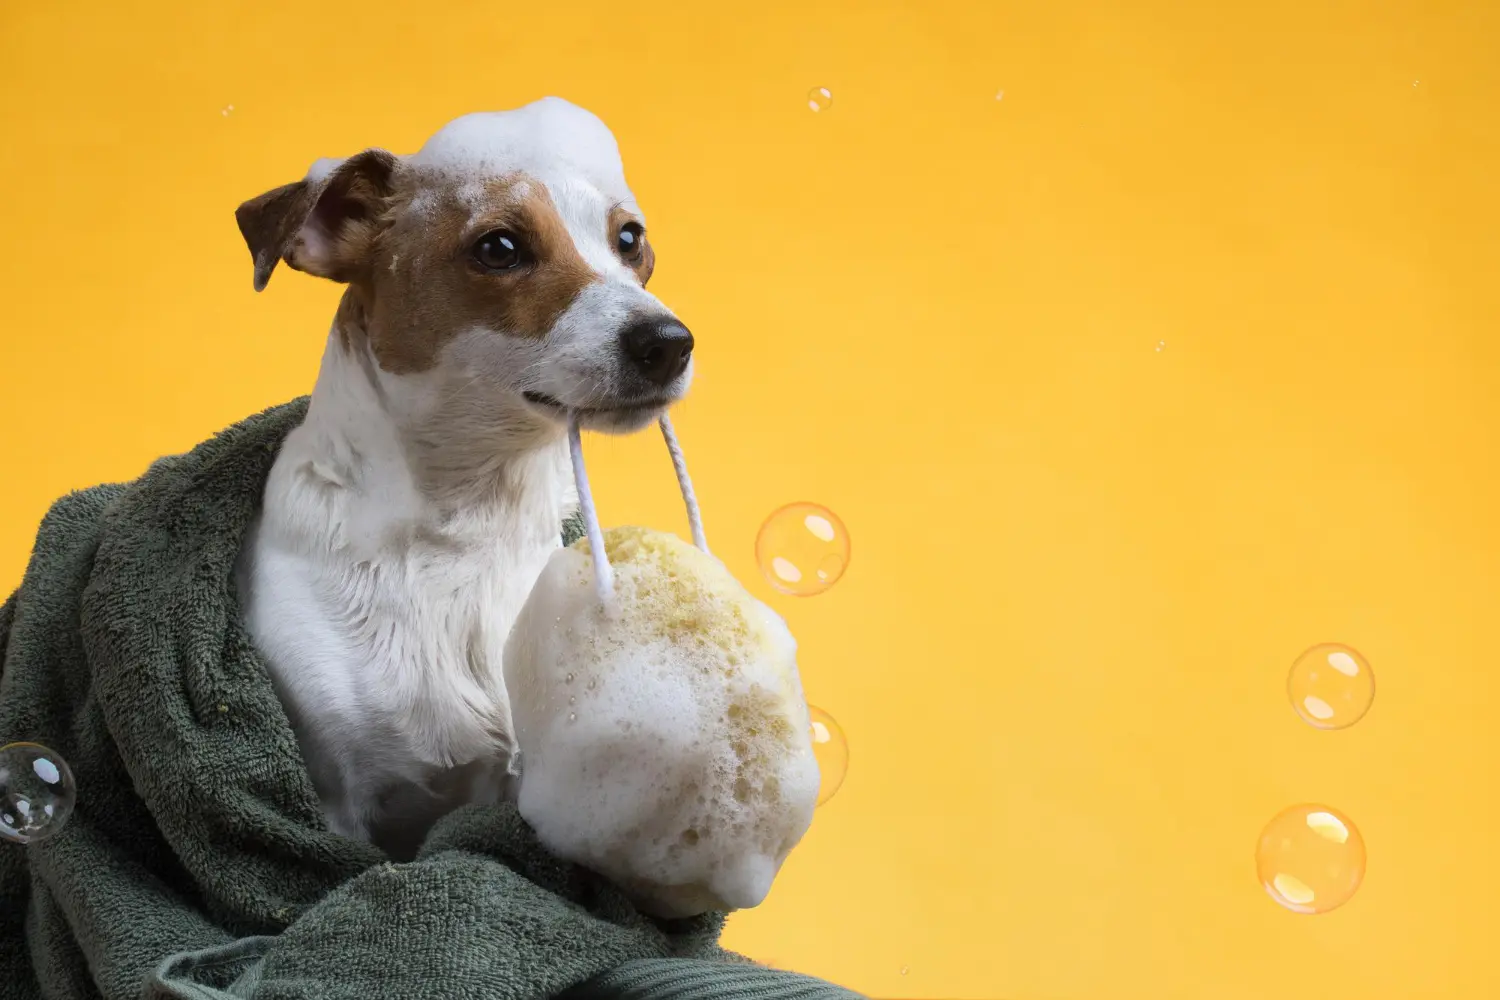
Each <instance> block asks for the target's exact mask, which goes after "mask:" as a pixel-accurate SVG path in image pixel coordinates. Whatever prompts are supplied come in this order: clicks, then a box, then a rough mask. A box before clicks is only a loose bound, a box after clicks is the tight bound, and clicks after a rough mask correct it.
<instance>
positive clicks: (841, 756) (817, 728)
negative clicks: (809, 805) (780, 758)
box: [807, 705, 849, 805]
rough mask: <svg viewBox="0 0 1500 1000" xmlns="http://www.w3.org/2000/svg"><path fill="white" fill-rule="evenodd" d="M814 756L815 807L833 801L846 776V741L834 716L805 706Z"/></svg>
mask: <svg viewBox="0 0 1500 1000" xmlns="http://www.w3.org/2000/svg"><path fill="white" fill-rule="evenodd" d="M807 716H808V720H809V729H810V732H811V736H812V748H813V756H814V757H815V758H817V761H818V803H817V804H818V805H822V804H823V803H825V802H827V801H828V800H829V799H831V798H833V796H834V793H835V792H837V791H838V790H839V787H840V786H841V785H843V783H844V776H845V775H846V774H848V773H849V740H848V739H847V738H846V737H845V736H844V730H843V727H842V726H840V725H839V724H838V723H837V722H835V721H834V718H833V716H831V715H829V714H828V713H827V712H825V711H823V710H822V709H821V708H815V707H814V706H812V705H809V706H807Z"/></svg>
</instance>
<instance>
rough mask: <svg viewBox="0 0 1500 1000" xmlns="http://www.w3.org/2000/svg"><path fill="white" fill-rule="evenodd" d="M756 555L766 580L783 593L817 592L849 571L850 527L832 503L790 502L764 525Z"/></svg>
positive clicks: (761, 529)
mask: <svg viewBox="0 0 1500 1000" xmlns="http://www.w3.org/2000/svg"><path fill="white" fill-rule="evenodd" d="M755 560H756V562H757V563H758V564H759V565H760V571H761V573H762V574H763V575H764V576H765V578H766V582H767V583H769V584H770V585H771V586H773V587H775V588H776V589H777V590H779V591H781V592H782V593H783V594H791V595H792V596H793V597H811V596H813V595H814V594H821V593H822V592H823V591H825V590H827V589H828V588H829V587H832V586H833V585H834V584H835V583H837V582H838V580H839V577H841V576H843V575H844V570H845V569H847V568H848V566H849V532H848V529H846V528H845V527H844V522H843V521H841V520H839V516H838V515H837V514H835V513H834V512H833V511H831V510H829V509H828V508H827V507H820V506H819V505H818V504H815V503H792V504H787V505H786V506H785V507H782V508H781V509H780V510H778V511H775V512H774V513H773V514H771V516H770V517H768V518H766V520H765V523H764V524H762V525H761V526H760V533H759V534H757V535H756V536H755Z"/></svg>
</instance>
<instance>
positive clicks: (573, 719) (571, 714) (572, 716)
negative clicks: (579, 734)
mask: <svg viewBox="0 0 1500 1000" xmlns="http://www.w3.org/2000/svg"><path fill="white" fill-rule="evenodd" d="M568 721H569V722H577V721H578V713H577V712H569V713H568Z"/></svg>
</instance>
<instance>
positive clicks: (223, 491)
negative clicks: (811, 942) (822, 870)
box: [0, 400, 855, 1000]
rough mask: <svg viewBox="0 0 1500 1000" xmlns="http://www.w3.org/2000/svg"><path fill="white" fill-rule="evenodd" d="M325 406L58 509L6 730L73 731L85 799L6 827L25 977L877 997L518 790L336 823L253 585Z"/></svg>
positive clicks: (166, 993)
mask: <svg viewBox="0 0 1500 1000" xmlns="http://www.w3.org/2000/svg"><path fill="white" fill-rule="evenodd" d="M306 405H307V404H306V401H305V400H299V401H297V402H294V403H290V404H287V405H285V406H282V407H278V408H275V409H272V410H269V411H267V412H265V413H263V414H260V415H259V416H256V417H252V418H251V419H249V420H247V421H245V422H243V423H241V424H238V425H236V426H234V427H232V428H230V429H229V430H227V431H225V432H224V433H222V434H220V435H218V436H217V437H215V438H213V439H212V440H210V441H207V442H205V443H204V444H202V445H200V446H199V447H198V448H196V449H195V450H193V451H192V452H189V453H188V454H185V455H180V456H175V457H171V458H165V459H162V460H160V461H158V462H156V463H155V464H154V465H152V467H151V468H150V469H149V470H148V471H147V472H146V474H145V475H144V476H142V477H141V478H140V479H139V480H137V481H136V482H134V483H130V484H125V485H110V486H99V487H95V488H93V489H89V490H85V491H83V492H80V493H75V494H72V495H71V496H68V497H66V498H64V499H63V500H61V501H59V502H58V503H57V504H56V505H55V506H54V507H53V508H52V510H51V511H50V512H49V513H48V515H47V517H46V518H45V520H44V521H43V523H42V526H41V529H40V530H39V532H38V534H37V541H36V546H35V550H34V552H33V554H32V558H31V563H30V565H29V567H28V568H27V571H26V576H25V579H24V580H23V582H22V584H21V587H20V589H19V590H18V591H17V592H16V593H15V594H14V595H12V596H11V597H10V599H9V600H7V601H6V602H5V604H4V605H3V606H0V743H3V742H7V741H19V740H34V741H37V742H41V743H44V744H46V745H47V746H50V747H51V748H52V749H54V750H56V751H57V752H58V753H60V754H61V755H62V756H63V757H64V758H65V759H66V760H67V761H68V762H69V763H70V764H72V766H73V770H74V773H75V777H76V780H77V792H78V798H77V807H76V809H75V811H74V813H73V815H72V817H71V819H70V820H69V821H68V823H67V825H66V826H65V827H64V828H63V829H62V830H61V832H59V833H58V834H57V835H56V836H54V837H51V838H49V839H47V840H44V841H41V842H37V843H33V844H30V845H26V846H21V845H17V844H10V843H0V1000H12V998H15V1000H23V998H24V1000H31V998H38V997H46V998H49V1000H85V998H96V997H103V998H105V1000H125V998H127V997H130V998H135V997H140V996H142V995H144V996H147V997H153V998H165V997H185V998H194V1000H222V998H236V1000H250V998H253V1000H304V998H306V1000H311V998H314V997H316V998H319V1000H327V998H340V997H347V998H350V1000H355V998H358V1000H382V998H393V1000H394V998H397V997H399V998H401V1000H423V998H433V1000H436V998H440V997H441V998H448V997H453V998H459V997H462V998H465V1000H470V998H473V1000H480V998H491V997H494V998H543V997H553V996H558V995H561V994H564V993H566V992H568V991H573V992H572V993H571V994H570V995H572V996H575V997H598V998H607V997H634V998H641V1000H648V998H664V1000H665V998H671V1000H697V998H707V997H725V998H734V997H744V998H750V997H756V998H761V997H765V998H786V1000H792V998H809V1000H811V998H830V1000H832V998H850V997H854V996H855V994H852V993H849V992H848V991H845V990H842V989H840V988H838V987H836V986H832V985H830V984H827V983H824V982H821V981H819V980H815V979H809V978H807V977H804V976H797V975H794V974H791V973H783V972H776V971H772V970H768V969H763V968H760V967H758V966H755V965H753V964H751V963H749V962H747V961H746V960H744V959H741V958H739V957H738V956H735V955H732V954H730V953H728V952H726V951H724V950H722V949H721V948H720V947H719V944H718V935H719V931H720V929H721V927H722V924H723V918H722V916H712V917H702V918H696V919H692V920H683V921H661V920H653V919H651V918H648V917H646V916H644V915H642V914H640V913H639V912H637V911H636V910H635V909H634V908H633V907H632V906H631V905H630V903H629V902H628V901H627V900H626V898H625V896H624V895H623V894H622V893H620V892H619V891H618V890H617V889H616V888H615V887H614V886H612V885H611V884H609V883H608V882H607V881H605V880H604V879H602V878H601V877H599V876H597V875H595V874H593V873H591V872H589V871H586V870H584V869H581V868H577V867H574V866H571V865H567V864H564V863H562V862H560V861H558V860H556V859H555V858H553V857H551V856H549V855H548V854H547V852H546V851H545V850H544V849H543V848H542V847H541V846H540V844H539V843H538V842H537V840H536V837H535V836H534V835H533V833H532V831H531V830H530V829H529V828H528V827H527V826H526V824H525V823H524V822H523V821H522V820H521V818H520V817H519V815H518V814H517V813H516V811H515V809H514V808H513V807H512V806H510V805H508V804H507V805H500V806H486V807H469V808H465V809H461V810H459V811H457V812H455V813H453V814H452V815H450V816H448V817H446V818H445V819H444V820H442V821H441V822H440V823H439V824H438V825H437V827H435V828H434V830H433V831H432V833H431V834H430V836H429V837H428V839H427V841H426V843H425V844H424V845H423V848H422V850H421V852H420V853H419V855H418V857H417V858H416V860H414V861H411V862H409V863H405V864H395V863H392V862H391V861H390V860H389V859H388V858H387V857H385V856H384V855H383V854H381V852H380V851H379V850H377V849H376V848H374V847H372V846H370V845H368V844H363V843H358V842H355V841H351V840H347V839H345V838H343V837H339V836H337V835H335V834H333V833H331V832H329V831H328V829H327V827H326V825H325V824H324V822H323V818H322V813H321V810H320V808H319V805H318V800H317V796H316V794H315V792H314V791H313V788H312V785H311V782H310V780H309V778H308V775H307V771H306V769H305V767H304V766H303V763H302V759H301V755H300V752H299V750H298V747H297V743H296V740H295V737H294V736H293V734H292V730H291V727H290V725H289V723H288V721H287V719H286V716H285V714H284V712H283V710H282V707H281V703H280V702H279V700H278V699H277V697H276V694H275V691H274V689H273V687H272V685H271V682H270V679H269V676H268V675H267V673H266V671H265V669H264V667H263V666H262V664H261V663H260V661H259V659H258V657H257V654H256V652H255V650H254V648H253V647H252V645H251V642H250V638H249V636H248V634H247V633H246V631H245V629H244V627H243V625H242V624H241V621H240V616H239V613H238V608H237V604H236V596H235V592H234V586H233V567H234V563H235V557H236V554H237V552H238V550H239V548H240V544H241V540H242V538H243V536H244V533H245V530H246V528H247V526H248V525H249V523H250V521H251V519H252V518H253V516H254V514H255V512H256V510H257V509H258V507H259V505H260V502H261V493H262V490H263V488H264V484H265V480H266V476H267V474H268V472H269V471H270V466H271V462H272V461H273V460H274V458H275V455H276V451H277V449H278V447H279V446H280V443H281V441H282V440H283V438H284V437H285V436H286V434H287V432H289V431H290V430H291V429H292V428H293V427H295V426H296V425H297V424H298V423H299V422H300V421H301V419H302V417H303V415H304V414H305V412H306ZM575 530H576V528H575ZM143 991H144V992H143Z"/></svg>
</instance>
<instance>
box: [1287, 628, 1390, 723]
mask: <svg viewBox="0 0 1500 1000" xmlns="http://www.w3.org/2000/svg"><path fill="white" fill-rule="evenodd" d="M1286 691H1287V697H1288V698H1290V699H1291V702H1292V708H1293V709H1294V710H1295V711H1296V713H1297V714H1298V715H1299V716H1301V717H1302V721H1303V722H1306V723H1307V724H1308V725H1309V726H1313V727H1315V728H1317V729H1348V728H1349V727H1350V726H1352V725H1354V724H1355V723H1356V722H1358V721H1359V720H1360V719H1363V718H1364V717H1365V713H1366V712H1368V711H1369V710H1370V705H1371V703H1372V702H1374V700H1375V675H1374V673H1373V672H1371V670H1370V664H1369V663H1368V662H1367V661H1366V660H1365V658H1364V657H1363V656H1362V655H1360V653H1359V651H1358V650H1356V649H1353V648H1351V647H1349V646H1345V645H1342V644H1340V643H1336V642H1325V643H1321V644H1319V645H1317V646H1314V647H1312V648H1311V649H1309V650H1307V651H1306V652H1305V653H1303V654H1302V655H1301V656H1299V657H1297V659H1296V661H1295V662H1293V663H1292V669H1291V671H1290V673H1288V675H1287V680H1286Z"/></svg>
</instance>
